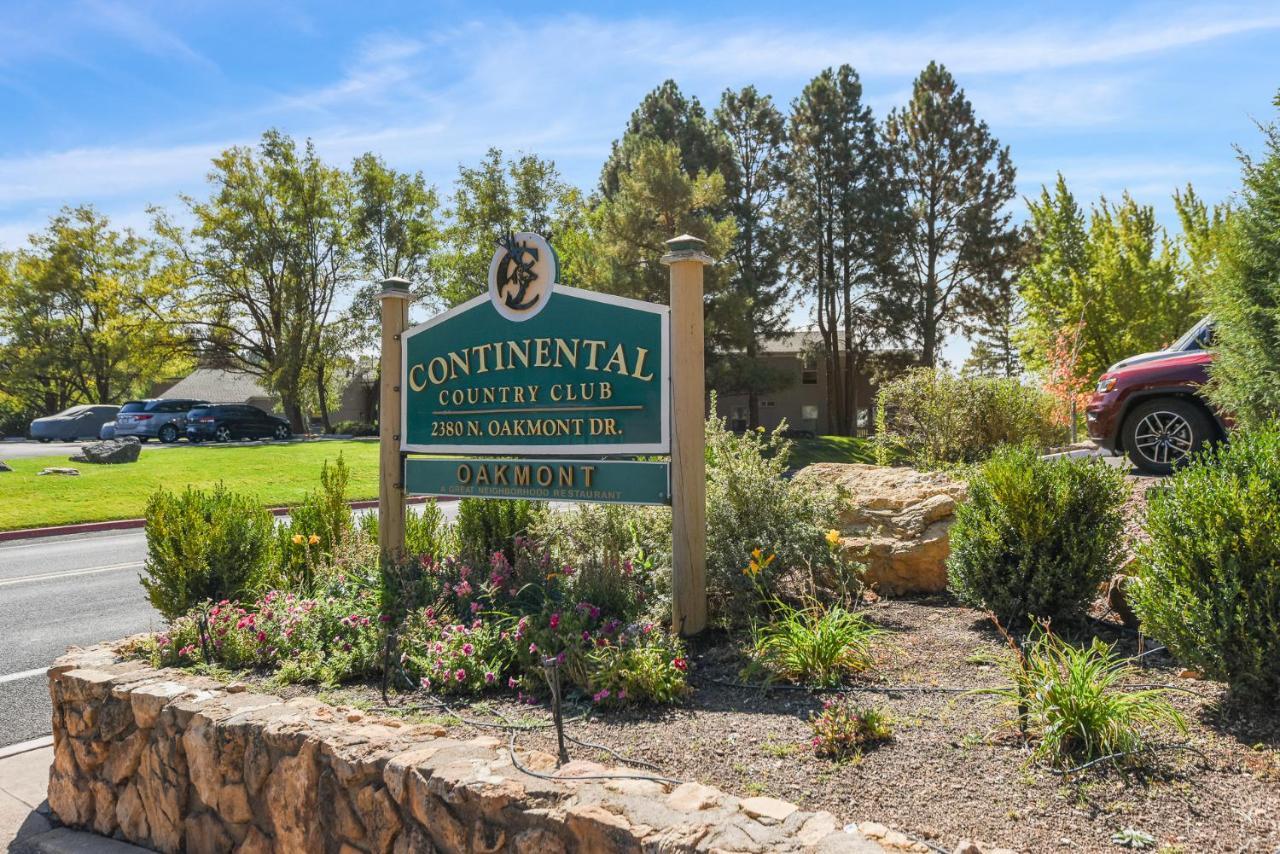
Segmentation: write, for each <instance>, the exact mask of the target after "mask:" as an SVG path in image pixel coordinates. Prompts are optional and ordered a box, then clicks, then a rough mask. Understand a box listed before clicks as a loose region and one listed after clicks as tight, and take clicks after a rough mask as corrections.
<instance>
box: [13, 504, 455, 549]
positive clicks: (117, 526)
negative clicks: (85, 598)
mask: <svg viewBox="0 0 1280 854" xmlns="http://www.w3.org/2000/svg"><path fill="white" fill-rule="evenodd" d="M428 500H429V499H428V498H410V499H408V503H409V504H424V503H426V502H427V501H428ZM436 500H437V501H441V502H443V501H457V500H458V499H457V498H453V497H451V496H441V497H439V498H437V499H436ZM347 503H348V504H349V505H351V509H352V510H368V509H370V508H373V507H377V506H378V501H377V499H369V500H367V501H349V502H347ZM292 509H293V508H292V507H272V508H271V512H272V513H274V514H275V515H277V516H287V515H289V511H290V510H292ZM146 524H147V520H146V519H111V520H108V521H105V522H79V523H77V524H74V525H53V526H50V527H48V528H19V529H17V530H14V531H0V543H3V542H8V541H10V540H27V539H36V538H37V537H62V536H66V535H68V534H92V533H95V532H97V531H126V530H130V529H133V528H141V527H143V526H145V525H146Z"/></svg>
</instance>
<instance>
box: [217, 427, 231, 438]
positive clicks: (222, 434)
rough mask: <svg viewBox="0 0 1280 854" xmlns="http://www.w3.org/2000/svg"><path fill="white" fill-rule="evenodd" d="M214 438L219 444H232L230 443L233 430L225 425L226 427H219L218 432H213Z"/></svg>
mask: <svg viewBox="0 0 1280 854" xmlns="http://www.w3.org/2000/svg"><path fill="white" fill-rule="evenodd" d="M213 438H214V439H215V440H216V441H219V442H230V441H231V428H230V427H227V426H225V425H224V426H221V427H219V428H218V429H217V430H214V431H213Z"/></svg>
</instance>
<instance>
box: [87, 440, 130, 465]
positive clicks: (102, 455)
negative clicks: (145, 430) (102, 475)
mask: <svg viewBox="0 0 1280 854" xmlns="http://www.w3.org/2000/svg"><path fill="white" fill-rule="evenodd" d="M141 453H142V443H141V442H139V441H138V439H137V437H136V436H126V437H124V438H123V439H104V440H103V441H101V442H90V443H89V444H87V445H81V446H80V453H78V454H76V455H75V456H74V457H72V458H71V461H72V462H73V463H101V464H104V465H112V464H115V463H133V462H137V460H138V455H139V454H141Z"/></svg>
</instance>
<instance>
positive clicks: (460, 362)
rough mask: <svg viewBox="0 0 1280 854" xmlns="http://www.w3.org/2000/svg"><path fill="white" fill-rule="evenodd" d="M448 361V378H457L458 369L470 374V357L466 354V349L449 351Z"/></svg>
mask: <svg viewBox="0 0 1280 854" xmlns="http://www.w3.org/2000/svg"><path fill="white" fill-rule="evenodd" d="M449 363H450V364H449V374H450V376H449V379H453V380H456V379H457V378H458V371H462V373H464V374H466V375H467V376H471V359H470V358H469V357H468V356H467V351H466V350H463V351H462V352H461V353H458V351H457V350H454V351H453V352H451V353H450V354H449Z"/></svg>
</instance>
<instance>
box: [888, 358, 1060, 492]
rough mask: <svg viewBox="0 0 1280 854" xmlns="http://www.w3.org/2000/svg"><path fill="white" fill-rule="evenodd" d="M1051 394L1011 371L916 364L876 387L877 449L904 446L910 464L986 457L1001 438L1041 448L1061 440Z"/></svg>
mask: <svg viewBox="0 0 1280 854" xmlns="http://www.w3.org/2000/svg"><path fill="white" fill-rule="evenodd" d="M1055 406H1056V403H1055V401H1054V399H1053V396H1052V395H1050V394H1048V393H1047V392H1045V391H1043V390H1041V389H1038V388H1035V387H1032V386H1026V385H1023V384H1022V383H1020V382H1018V381H1017V380H1016V379H1003V378H992V377H959V376H955V375H953V374H950V373H948V372H947V371H944V370H937V369H933V368H917V369H915V370H912V371H908V372H906V373H905V374H903V375H902V376H901V377H899V378H897V379H895V380H893V381H892V382H889V383H886V384H884V385H883V386H881V387H880V394H879V396H878V397H877V398H876V442H877V445H878V447H879V451H878V454H879V455H880V456H881V458H887V457H888V456H889V455H890V454H891V453H897V452H904V453H905V454H906V456H907V458H908V459H909V460H910V461H911V463H912V465H915V466H917V467H919V468H935V467H937V466H940V465H947V464H950V463H971V462H977V461H979V460H982V459H985V458H987V457H988V456H990V455H991V453H992V452H993V451H994V450H995V449H996V448H997V447H999V446H1000V445H1006V444H1009V445H1021V444H1027V445H1032V446H1035V447H1037V448H1040V449H1044V448H1048V447H1051V446H1053V445H1058V444H1062V443H1063V442H1064V441H1065V440H1066V436H1067V434H1066V429H1065V427H1064V426H1063V425H1062V424H1061V423H1060V419H1055V413H1054V407H1055Z"/></svg>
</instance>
